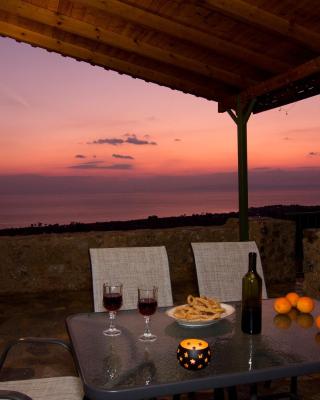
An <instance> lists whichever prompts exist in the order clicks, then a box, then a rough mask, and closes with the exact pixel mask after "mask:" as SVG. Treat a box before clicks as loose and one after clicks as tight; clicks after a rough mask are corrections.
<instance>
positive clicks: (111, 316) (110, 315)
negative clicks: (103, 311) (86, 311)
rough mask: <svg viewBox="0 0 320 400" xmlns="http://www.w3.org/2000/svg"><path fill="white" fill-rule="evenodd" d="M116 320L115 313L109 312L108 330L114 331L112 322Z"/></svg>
mask: <svg viewBox="0 0 320 400" xmlns="http://www.w3.org/2000/svg"><path fill="white" fill-rule="evenodd" d="M115 319H116V313H115V311H109V321H110V324H109V330H114V329H115V323H114V320H115Z"/></svg>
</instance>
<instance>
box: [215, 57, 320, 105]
mask: <svg viewBox="0 0 320 400" xmlns="http://www.w3.org/2000/svg"><path fill="white" fill-rule="evenodd" d="M318 72H320V56H318V57H316V58H314V59H313V60H311V61H308V62H306V63H304V64H302V65H299V66H298V67H296V68H292V69H291V70H290V71H288V72H287V73H284V74H280V75H277V76H275V77H273V78H271V79H268V80H266V81H264V82H262V83H258V84H257V85H255V86H252V87H251V88H248V89H246V90H244V91H243V92H241V93H240V94H239V98H240V103H241V104H246V103H247V102H248V101H250V100H252V99H254V98H256V97H259V96H262V95H264V94H267V93H270V92H272V91H274V90H277V89H281V88H285V87H287V86H289V85H290V84H291V83H293V82H295V81H299V80H301V79H304V78H307V77H308V76H311V75H313V74H316V73H318ZM237 98H238V97H235V96H232V97H230V98H229V99H228V100H224V101H221V102H220V103H219V112H225V111H226V110H227V109H229V108H232V109H234V108H235V107H236V103H237Z"/></svg>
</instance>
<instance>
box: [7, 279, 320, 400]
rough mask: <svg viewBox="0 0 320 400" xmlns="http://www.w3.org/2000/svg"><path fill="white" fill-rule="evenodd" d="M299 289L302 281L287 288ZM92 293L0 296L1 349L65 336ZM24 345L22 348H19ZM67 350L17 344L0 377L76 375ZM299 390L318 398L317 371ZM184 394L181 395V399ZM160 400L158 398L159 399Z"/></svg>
mask: <svg viewBox="0 0 320 400" xmlns="http://www.w3.org/2000/svg"><path fill="white" fill-rule="evenodd" d="M292 289H294V290H296V291H300V292H301V281H297V282H296V286H295V287H294V285H293V287H291V288H289V290H292ZM286 291H288V287H287V286H286V287H284V286H283V285H274V286H273V287H272V288H268V294H269V297H276V296H278V295H281V294H283V293H284V292H286ZM92 309H93V306H92V300H91V293H89V292H86V291H83V292H70V293H50V294H48V293H47V294H43V295H30V294H29V295H16V296H10V297H9V296H5V297H4V296H2V297H0V351H1V349H2V348H3V346H4V344H5V343H7V342H8V341H9V340H11V339H15V338H18V337H21V336H40V337H58V338H62V339H68V335H67V332H66V329H65V322H64V321H65V318H66V317H67V316H68V315H70V314H74V313H78V312H90V311H92ZM22 347H24V349H22ZM75 374H76V373H75V370H74V366H73V362H72V360H71V357H70V356H69V354H68V353H67V352H66V351H65V350H63V349H58V350H57V348H56V347H52V346H51V347H50V346H46V345H41V346H40V347H39V346H34V345H25V346H19V349H16V350H14V351H13V352H12V353H11V355H10V356H9V357H8V360H7V363H6V365H5V367H4V368H3V370H2V372H1V373H0V380H14V379H28V378H35V377H37V378H40V377H49V376H63V375H75ZM287 388H288V380H279V381H275V382H272V385H271V387H270V388H265V387H264V386H263V384H262V385H261V387H259V392H261V393H263V394H267V393H273V392H278V391H279V390H287ZM238 392H239V393H238V394H239V400H242V399H247V398H248V397H249V391H248V387H247V386H241V387H239V389H238ZM299 392H300V394H301V396H302V399H304V400H316V399H318V400H320V373H319V374H313V375H309V376H304V377H302V378H300V379H299ZM209 398H212V392H201V393H197V394H196V395H195V397H194V399H197V400H198V399H199V400H205V399H209ZM184 399H187V395H183V396H182V400H184ZM159 400H160V399H159Z"/></svg>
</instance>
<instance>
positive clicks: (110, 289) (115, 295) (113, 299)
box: [103, 282, 122, 336]
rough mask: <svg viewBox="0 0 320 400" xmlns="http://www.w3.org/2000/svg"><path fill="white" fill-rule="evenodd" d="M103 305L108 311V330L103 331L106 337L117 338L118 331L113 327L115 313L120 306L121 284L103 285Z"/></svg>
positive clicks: (119, 332) (107, 283)
mask: <svg viewBox="0 0 320 400" xmlns="http://www.w3.org/2000/svg"><path fill="white" fill-rule="evenodd" d="M103 305H104V307H105V308H106V309H107V311H109V328H108V329H106V330H104V331H103V334H104V335H106V336H118V335H120V334H121V331H120V329H118V328H116V326H115V319H116V313H117V311H118V310H119V309H120V308H121V306H122V283H116V284H112V283H109V282H106V283H104V284H103Z"/></svg>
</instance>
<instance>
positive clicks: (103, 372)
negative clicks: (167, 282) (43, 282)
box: [66, 300, 320, 400]
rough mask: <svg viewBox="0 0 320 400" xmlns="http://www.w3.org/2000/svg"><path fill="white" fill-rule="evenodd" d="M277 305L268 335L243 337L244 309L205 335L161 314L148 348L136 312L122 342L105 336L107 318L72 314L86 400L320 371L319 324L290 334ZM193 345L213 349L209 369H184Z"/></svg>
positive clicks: (269, 313)
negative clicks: (183, 356) (184, 350)
mask: <svg viewBox="0 0 320 400" xmlns="http://www.w3.org/2000/svg"><path fill="white" fill-rule="evenodd" d="M272 303H273V300H264V301H263V312H262V319H263V320H262V333H261V334H260V335H247V334H244V333H242V332H241V327H240V319H241V304H240V303H233V305H234V306H235V309H236V311H235V313H234V314H232V315H231V316H229V317H228V318H226V319H223V320H220V321H219V322H217V323H215V324H212V325H210V326H207V327H205V328H186V327H182V326H179V325H178V324H177V323H176V322H175V321H174V320H172V319H171V318H170V317H168V316H167V315H166V313H165V309H161V308H160V309H158V311H157V313H156V314H155V315H154V316H153V318H152V321H151V328H152V332H153V333H155V334H156V335H157V336H158V339H157V341H156V342H153V343H150V344H148V345H146V344H145V343H142V342H140V341H139V340H138V336H139V335H140V334H141V332H143V329H144V321H143V318H142V317H141V315H140V314H139V313H138V311H136V310H132V311H120V312H119V313H118V316H117V327H119V328H120V329H121V330H122V334H121V335H120V336H117V337H107V336H104V335H103V334H102V331H103V330H104V328H105V326H106V324H107V317H106V314H105V313H88V314H76V315H72V316H70V317H68V318H67V321H66V325H67V329H68V333H69V336H70V340H71V343H72V346H73V349H74V355H75V360H76V363H77V366H78V370H79V374H80V377H81V379H82V382H83V385H84V390H85V393H86V396H87V397H88V398H89V399H90V400H103V399H106V400H108V399H109V400H113V399H115V400H116V399H124V398H130V399H141V398H148V397H149V398H150V397H155V396H162V395H172V394H176V393H185V392H192V391H197V390H204V389H210V388H211V389H212V388H221V387H228V386H233V385H237V384H247V383H249V384H251V383H255V382H261V381H265V380H273V379H277V378H284V377H290V376H299V375H304V374H308V373H313V372H320V343H319V340H318V339H319V335H317V333H318V330H317V328H316V327H315V324H314V323H313V324H312V326H311V327H310V328H305V327H303V326H307V325H308V324H305V323H304V324H301V325H303V326H300V325H299V324H298V323H296V321H292V323H291V325H290V326H289V327H288V326H287V325H288V324H289V321H288V320H287V319H286V318H278V317H277V318H275V315H276V314H275V312H274V310H273V308H272ZM318 314H320V303H319V302H316V308H315V310H314V311H313V315H318ZM286 317H287V316H286ZM288 318H289V317H288ZM300 322H301V321H300ZM310 323H311V322H310V318H309V324H310ZM284 326H286V329H284ZM185 338H199V339H204V340H206V341H207V342H208V343H209V345H210V347H211V351H212V357H211V362H210V364H209V366H208V367H206V368H205V369H202V370H198V371H190V370H186V369H184V368H183V367H182V366H180V365H179V364H178V360H177V347H178V344H179V342H180V341H181V340H182V339H185Z"/></svg>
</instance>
